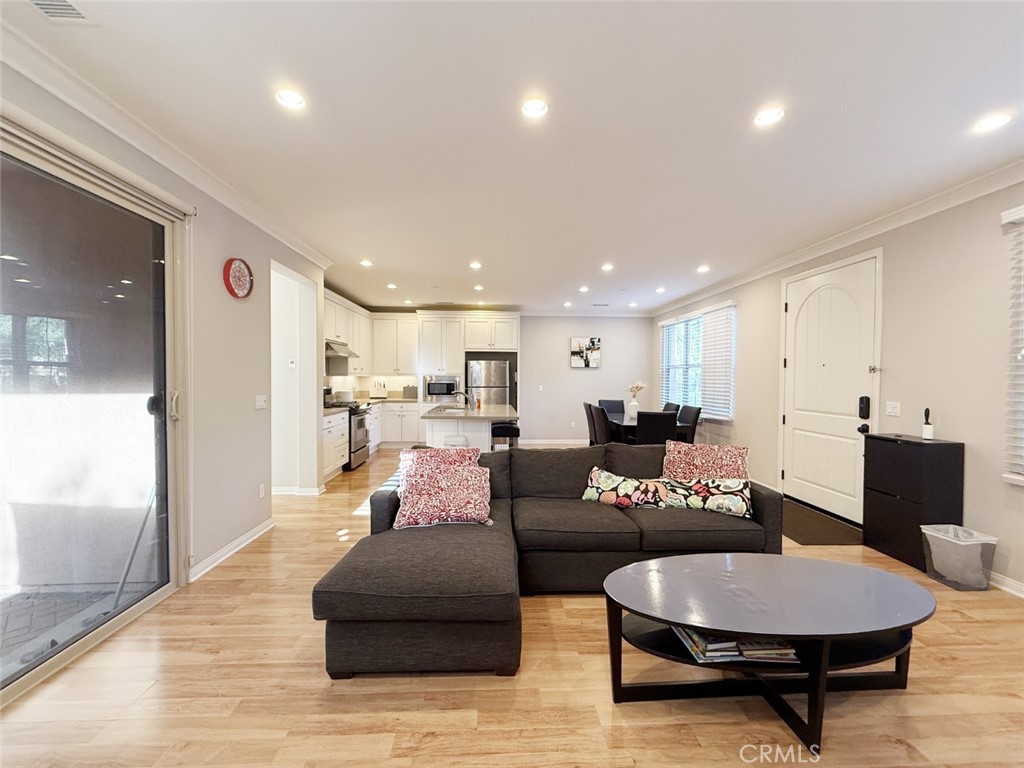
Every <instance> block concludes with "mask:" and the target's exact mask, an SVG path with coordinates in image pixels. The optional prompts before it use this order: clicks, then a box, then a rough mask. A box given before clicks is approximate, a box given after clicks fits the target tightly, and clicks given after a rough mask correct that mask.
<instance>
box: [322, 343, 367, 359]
mask: <svg viewBox="0 0 1024 768" xmlns="http://www.w3.org/2000/svg"><path fill="white" fill-rule="evenodd" d="M324 357H359V355H357V354H356V353H355V352H353V351H352V350H351V349H349V348H348V344H343V343H341V342H340V341H328V342H326V349H325V350H324Z"/></svg>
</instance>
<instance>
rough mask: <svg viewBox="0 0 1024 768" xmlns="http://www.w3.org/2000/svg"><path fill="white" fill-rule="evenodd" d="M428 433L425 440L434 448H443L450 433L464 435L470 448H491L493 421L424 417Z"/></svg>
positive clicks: (485, 449)
mask: <svg viewBox="0 0 1024 768" xmlns="http://www.w3.org/2000/svg"><path fill="white" fill-rule="evenodd" d="M423 422H424V423H425V424H426V435H425V436H424V438H423V442H424V443H426V444H427V445H429V446H430V447H432V448H443V447H444V444H445V438H446V437H448V436H449V435H460V436H461V437H464V438H465V439H466V441H467V443H468V445H469V447H470V448H479V449H480V450H481V451H484V452H486V451H489V450H491V422H489V421H478V420H476V419H423Z"/></svg>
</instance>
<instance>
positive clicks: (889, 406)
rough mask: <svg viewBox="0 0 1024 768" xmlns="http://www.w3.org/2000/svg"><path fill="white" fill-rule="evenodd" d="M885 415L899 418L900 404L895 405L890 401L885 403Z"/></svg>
mask: <svg viewBox="0 0 1024 768" xmlns="http://www.w3.org/2000/svg"><path fill="white" fill-rule="evenodd" d="M885 415H886V416H899V415H900V404H899V403H894V402H892V401H890V400H886V401H885Z"/></svg>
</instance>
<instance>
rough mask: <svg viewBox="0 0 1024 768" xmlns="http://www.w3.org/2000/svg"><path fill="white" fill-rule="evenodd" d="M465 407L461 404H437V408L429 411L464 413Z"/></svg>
mask: <svg viewBox="0 0 1024 768" xmlns="http://www.w3.org/2000/svg"><path fill="white" fill-rule="evenodd" d="M465 412H466V409H465V408H463V407H462V406H454V405H439V406H437V408H435V409H434V410H432V411H431V413H465Z"/></svg>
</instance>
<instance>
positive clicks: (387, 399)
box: [367, 397, 419, 405]
mask: <svg viewBox="0 0 1024 768" xmlns="http://www.w3.org/2000/svg"><path fill="white" fill-rule="evenodd" d="M367 402H368V403H369V404H370V405H376V404H377V403H418V402H419V400H417V399H416V398H415V397H372V398H369V399H368V400H367Z"/></svg>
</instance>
